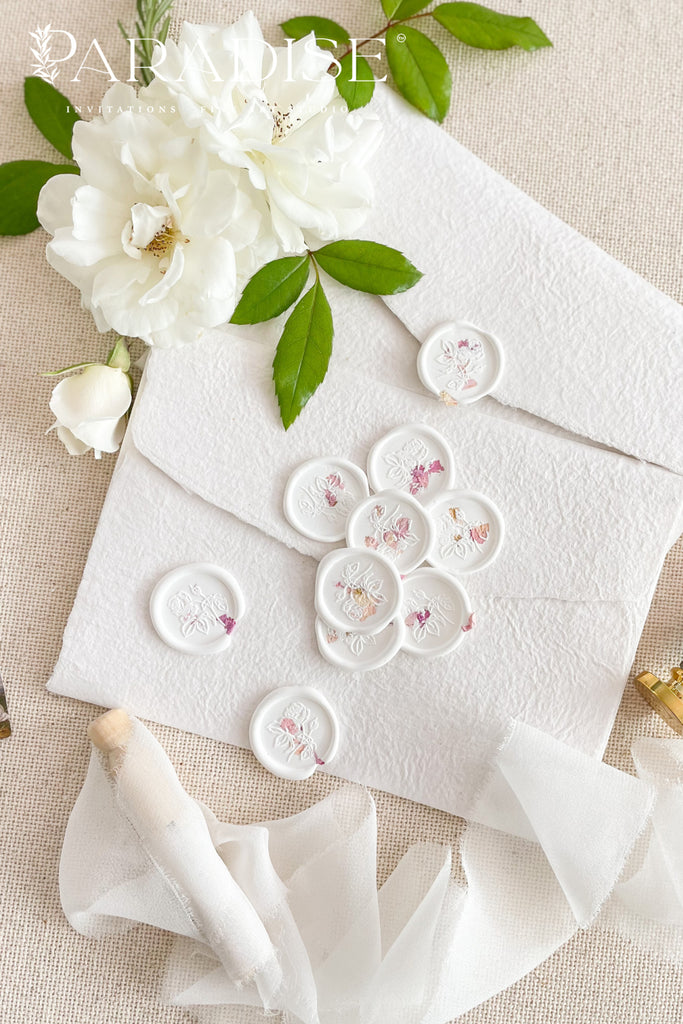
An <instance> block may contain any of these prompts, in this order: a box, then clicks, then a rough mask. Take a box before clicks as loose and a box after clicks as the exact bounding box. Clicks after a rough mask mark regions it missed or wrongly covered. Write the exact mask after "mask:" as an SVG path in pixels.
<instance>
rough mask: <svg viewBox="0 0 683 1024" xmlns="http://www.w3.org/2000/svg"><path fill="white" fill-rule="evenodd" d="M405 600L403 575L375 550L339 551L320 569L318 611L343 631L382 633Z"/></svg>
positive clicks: (327, 620)
mask: <svg viewBox="0 0 683 1024" xmlns="http://www.w3.org/2000/svg"><path fill="white" fill-rule="evenodd" d="M402 597H403V583H402V582H401V577H400V575H399V574H398V572H397V571H396V569H395V568H394V566H393V565H392V564H391V563H390V562H388V561H387V560H386V559H385V558H383V557H382V556H381V555H379V554H377V552H376V551H373V550H372V549H371V548H339V549H338V550H336V551H331V552H330V553H329V554H328V555H325V557H324V558H323V559H322V561H321V562H320V565H319V566H318V573H317V576H316V582H315V610H316V612H317V613H318V615H319V616H320V618H321V619H322V620H323V621H324V622H326V623H327V624H328V625H329V626H332V627H333V628H334V629H337V630H340V631H342V632H347V631H348V632H351V633H362V634H366V635H375V634H377V633H380V632H381V631H382V630H383V629H384V628H385V626H388V625H389V623H390V622H391V621H392V620H393V619H394V618H395V617H396V615H397V613H398V611H399V609H400V607H401V599H402Z"/></svg>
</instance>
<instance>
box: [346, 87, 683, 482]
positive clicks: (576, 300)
mask: <svg viewBox="0 0 683 1024" xmlns="http://www.w3.org/2000/svg"><path fill="white" fill-rule="evenodd" d="M375 102H376V105H377V109H378V111H379V112H380V116H381V117H382V121H383V123H384V125H385V137H384V141H383V145H382V147H381V149H380V152H379V153H378V155H377V158H376V162H375V167H376V172H377V180H378V181H381V182H382V195H381V198H380V199H379V201H378V203H377V205H376V207H375V211H374V212H373V214H372V216H371V217H370V219H369V221H368V222H367V223H366V224H365V225H364V226H363V229H362V232H361V235H362V237H363V238H375V239H378V240H381V241H383V242H385V243H387V244H388V245H392V246H396V247H398V248H400V249H402V250H403V251H404V252H406V253H407V254H408V255H409V256H410V258H411V259H412V260H413V261H414V262H415V263H416V264H417V265H418V266H419V268H420V270H422V271H423V273H424V277H423V279H422V280H421V281H420V282H419V283H418V284H417V286H416V287H415V288H413V289H411V290H410V291H409V292H405V293H404V294H402V295H397V296H392V297H390V298H388V299H387V300H386V301H387V304H388V305H389V306H390V307H391V309H393V310H394V312H395V313H396V314H397V315H398V316H399V317H400V318H401V319H402V320H403V322H404V323H405V324H406V326H407V327H408V328H409V330H411V331H412V332H413V334H415V336H416V337H417V338H420V339H423V338H425V337H426V335H427V334H428V333H429V331H430V330H432V329H433V328H434V327H436V326H437V325H438V324H439V323H440V322H441V321H443V320H467V321H470V322H471V323H474V324H477V325H479V326H480V327H483V328H484V330H489V331H492V332H493V333H494V334H496V335H498V337H499V338H500V339H501V341H502V342H503V345H504V347H505V352H506V356H507V368H506V373H505V376H504V378H503V380H502V381H501V383H500V385H499V386H498V387H497V388H496V391H495V396H496V398H498V399H499V400H500V401H501V402H505V403H506V404H507V405H511V406H514V407H516V408H519V409H526V410H528V411H529V412H531V413H534V414H535V415H536V416H541V417H543V418H544V419H546V420H549V421H550V422H551V423H558V424H559V425H560V426H562V427H564V428H565V429H567V430H569V431H572V432H573V433H577V434H581V435H583V436H584V437H590V438H593V439H595V440H596V441H600V442H602V443H603V444H607V445H610V446H612V447H615V448H618V449H619V450H620V451H623V452H628V453H630V454H633V455H636V456H637V457H638V458H641V459H646V460H647V461H649V462H656V463H658V464H660V465H663V466H668V467H669V468H670V469H673V470H675V471H676V472H679V473H680V472H683V419H682V418H681V416H680V412H679V410H678V408H677V406H676V402H674V401H672V400H671V398H672V394H673V393H674V392H675V389H676V388H677V387H678V382H679V381H680V380H681V378H682V377H683V308H682V307H681V306H680V305H679V304H678V303H677V302H674V300H673V299H671V298H669V297H668V296H666V295H663V294H662V292H660V291H657V289H656V288H653V287H652V285H649V284H648V283H647V282H646V281H644V280H643V279H642V278H640V277H638V276H637V274H634V273H633V271H631V270H629V269H627V268H626V267H624V266H623V265H622V264H620V263H618V262H617V261H616V260H615V259H613V258H612V257H611V256H608V255H607V253H605V252H603V251H602V250H601V249H599V248H598V247H597V246H596V245H594V244H593V243H592V242H589V241H588V239H586V238H583V237H582V236H581V235H579V234H578V233H577V232H576V231H574V230H573V229H572V228H570V227H568V226H567V225H566V224H563V223H562V221H561V220H559V219H558V218H557V217H554V216H553V215H552V214H551V213H549V212H548V211H547V210H545V209H543V207H542V206H540V205H539V204H538V203H536V202H534V201H533V199H530V198H529V196H527V195H525V194H524V193H523V192H521V191H520V190H519V189H518V188H515V186H514V185H512V184H511V183H510V182H509V181H506V180H505V179H504V178H502V177H501V176H500V175H498V174H496V173H495V172H494V171H492V170H491V168H490V167H487V166H486V164H484V163H482V161H481V160H478V159H477V157H475V156H474V155H473V154H472V153H470V152H468V150H466V149H465V148H464V147H463V146H460V145H459V144H458V143H457V142H456V141H455V140H454V139H452V138H449V137H448V136H447V135H445V134H444V133H443V132H442V131H441V130H440V129H439V128H438V127H437V126H436V125H434V124H431V123H430V122H429V121H427V119H426V118H424V117H422V116H421V115H420V114H418V113H417V112H416V111H415V110H413V109H412V108H411V107H410V106H409V105H408V104H407V103H406V102H405V101H404V100H402V99H401V98H400V97H399V96H397V95H396V94H395V93H394V92H392V91H391V90H390V89H388V88H380V89H378V90H377V97H376V101H375ZM417 182H428V186H427V187H428V189H429V202H426V201H425V196H424V186H423V188H419V187H414V186H413V187H409V186H408V184H407V183H417Z"/></svg>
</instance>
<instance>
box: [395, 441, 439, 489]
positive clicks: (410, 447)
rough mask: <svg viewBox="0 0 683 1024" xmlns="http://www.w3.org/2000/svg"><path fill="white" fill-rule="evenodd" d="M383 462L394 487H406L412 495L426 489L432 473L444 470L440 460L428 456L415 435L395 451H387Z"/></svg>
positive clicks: (424, 447)
mask: <svg viewBox="0 0 683 1024" xmlns="http://www.w3.org/2000/svg"><path fill="white" fill-rule="evenodd" d="M384 462H385V463H386V465H387V476H388V477H389V479H390V480H391V481H392V483H393V484H395V486H396V487H407V488H408V490H409V491H410V493H411V494H412V495H413V496H415V495H417V494H420V493H421V492H422V491H424V490H426V489H427V487H428V486H429V480H430V477H431V476H432V475H433V474H435V473H443V472H444V467H443V466H442V464H441V462H440V461H439V460H438V459H431V458H430V456H429V449H428V448H427V446H426V445H425V444H424V442H423V441H420V440H419V438H417V437H414V438H412V439H411V440H410V441H407V442H406V443H405V444H404V445H403V447H402V448H399V449H398V450H397V451H394V452H388V453H387V454H386V455H385V456H384Z"/></svg>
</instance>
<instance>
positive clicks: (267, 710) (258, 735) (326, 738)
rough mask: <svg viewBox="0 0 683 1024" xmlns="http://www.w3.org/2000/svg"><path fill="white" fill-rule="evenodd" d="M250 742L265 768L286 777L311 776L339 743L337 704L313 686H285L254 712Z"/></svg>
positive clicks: (333, 752) (301, 777) (250, 729)
mask: <svg viewBox="0 0 683 1024" xmlns="http://www.w3.org/2000/svg"><path fill="white" fill-rule="evenodd" d="M249 743H250V745H251V749H252V750H253V752H254V754H255V756H256V758H257V759H258V760H259V761H260V762H261V764H262V765H263V766H264V768H267V769H268V771H270V772H272V773H273V774H274V775H279V776H280V778H283V779H308V778H309V777H310V776H311V775H312V774H313V772H314V771H315V770H316V768H320V767H322V766H323V765H326V764H329V762H330V761H331V760H332V758H333V757H334V755H335V754H336V752H337V747H338V745H339V722H338V719H337V715H336V713H335V711H334V708H333V707H332V705H331V704H330V702H329V701H328V700H327V698H326V697H325V696H324V694H322V693H321V692H320V691H319V690H315V689H313V688H312V687H310V686H281V687H278V689H276V690H273V691H272V692H271V693H269V694H268V695H267V696H266V697H264V698H263V700H262V701H261V703H260V704H259V705H258V707H257V708H256V710H255V711H254V714H253V715H252V718H251V722H250V725H249Z"/></svg>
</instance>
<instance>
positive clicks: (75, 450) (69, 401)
mask: <svg viewBox="0 0 683 1024" xmlns="http://www.w3.org/2000/svg"><path fill="white" fill-rule="evenodd" d="M131 401H132V390H131V383H130V377H129V376H128V374H127V373H126V372H125V371H124V370H122V369H120V368H119V367H116V366H102V365H100V364H95V365H92V366H88V367H86V369H84V370H83V371H82V372H81V373H77V374H74V376H72V377H66V378H65V379H64V380H62V381H60V382H59V384H58V385H57V387H56V388H55V389H54V391H53V392H52V398H51V399H50V409H51V410H52V412H53V413H54V415H55V417H56V419H57V422H56V424H55V427H56V428H57V436H58V437H59V439H60V441H62V442H63V444H64V446H65V448H66V450H67V451H68V453H69V455H83V454H84V453H85V452H88V451H90V450H91V449H92V450H93V451H94V453H95V458H96V459H99V458H100V456H101V454H102V452H115V451H118V448H119V445H120V444H121V441H122V440H123V435H124V433H125V430H126V413H127V412H128V409H129V408H130V403H131Z"/></svg>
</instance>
